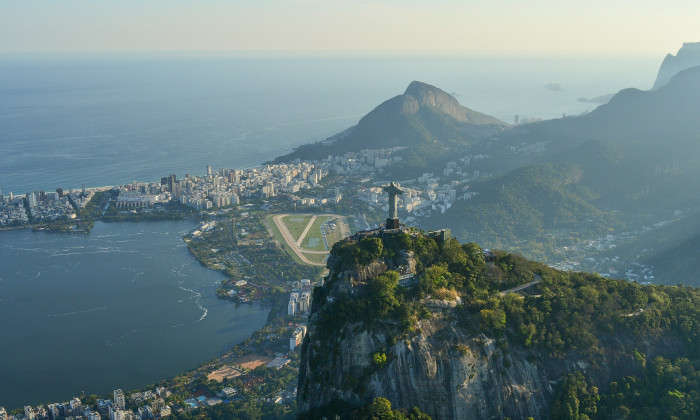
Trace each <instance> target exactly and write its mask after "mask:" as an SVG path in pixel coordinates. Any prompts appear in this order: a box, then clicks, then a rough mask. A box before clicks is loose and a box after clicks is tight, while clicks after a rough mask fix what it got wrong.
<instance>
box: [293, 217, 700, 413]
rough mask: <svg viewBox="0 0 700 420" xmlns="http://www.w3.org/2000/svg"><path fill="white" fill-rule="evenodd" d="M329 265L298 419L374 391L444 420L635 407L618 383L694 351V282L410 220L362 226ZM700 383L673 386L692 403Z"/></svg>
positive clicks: (357, 401) (699, 306)
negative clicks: (564, 257)
mask: <svg viewBox="0 0 700 420" xmlns="http://www.w3.org/2000/svg"><path fill="white" fill-rule="evenodd" d="M328 268H329V269H330V274H329V275H328V277H327V278H326V279H325V281H324V285H323V286H322V287H317V288H316V289H315V290H314V296H313V306H312V315H311V316H310V319H309V324H308V325H309V333H308V335H307V337H306V338H305V340H304V343H303V345H302V353H301V360H300V372H299V382H298V394H297V406H298V412H299V415H300V417H301V418H320V417H322V416H327V417H328V418H332V416H335V415H339V416H340V417H341V418H350V417H351V416H352V413H353V412H356V411H354V410H358V409H361V408H362V407H366V406H367V405H368V404H370V403H371V401H372V400H373V399H375V398H377V397H383V398H386V399H387V400H388V401H390V403H391V406H392V407H397V408H399V409H403V410H411V409H412V408H414V407H417V408H418V409H419V410H420V411H422V412H424V413H427V414H429V415H430V416H432V417H433V418H437V419H462V418H485V419H488V418H494V419H502V418H506V417H510V418H526V417H534V418H550V417H552V418H569V417H561V416H563V415H564V413H569V414H575V415H576V416H579V415H581V414H585V415H586V416H588V418H609V416H611V415H613V413H616V412H617V411H615V410H624V409H627V410H628V411H629V409H628V408H627V407H625V408H624V409H623V408H621V407H620V406H621V405H622V402H621V401H625V402H626V401H627V400H621V399H619V398H618V399H617V400H615V399H614V398H608V393H611V394H610V395H613V394H612V390H613V388H614V389H615V390H616V391H617V388H616V387H618V386H619V385H618V383H617V382H614V381H618V380H622V379H623V378H625V379H626V378H646V376H645V375H651V374H653V372H657V371H658V369H657V368H656V367H655V368H653V369H657V370H653V371H652V370H650V369H647V368H645V365H646V363H647V361H649V362H648V363H649V365H650V366H652V365H653V364H654V363H657V362H658V361H659V360H662V361H663V360H686V361H687V360H688V359H690V360H693V358H697V357H698V356H700V350H699V349H700V346H698V344H700V337H699V336H700V333H699V332H698V328H699V327H700V316H699V314H700V295H699V294H698V291H697V290H695V289H689V288H675V287H666V286H651V285H647V286H640V285H637V284H633V283H629V282H626V281H619V280H609V279H605V278H602V277H600V276H597V275H591V274H583V273H565V272H560V271H557V270H554V269H551V268H549V267H546V266H544V265H541V264H537V263H534V262H531V261H527V260H525V259H524V258H522V257H519V256H517V255H512V254H507V253H503V252H485V251H483V250H481V249H480V248H479V247H478V246H477V245H476V244H464V245H461V244H459V243H458V242H457V241H456V240H454V239H449V238H445V236H438V235H432V234H425V233H424V232H421V231H417V230H412V229H398V230H374V231H367V232H361V233H358V234H356V235H355V236H353V237H351V238H349V239H347V240H345V241H343V242H340V243H338V244H336V245H335V246H334V247H333V252H332V254H331V257H330V258H329V261H328ZM689 302H690V303H689ZM681 318H682V321H680V319H681ZM679 322H680V323H679ZM687 322H689V323H690V324H686V325H684V326H682V327H681V326H680V324H682V323H687ZM679 327H680V328H679ZM679 358H685V359H679ZM678 363H681V362H678ZM682 363H685V362H682ZM691 364H692V363H691ZM654 366H656V365H654ZM691 370H692V369H691ZM698 376H700V375H698ZM695 381H696V382H692V381H690V382H685V383H686V384H688V383H689V384H690V385H688V386H689V388H688V387H686V388H682V387H681V388H678V389H677V391H679V392H681V393H683V392H686V391H687V392H688V394H687V395H688V401H690V400H691V399H692V398H694V397H693V395H695V394H693V391H692V389H693V387H695V386H696V385H697V378H696V379H695ZM641 383H643V381H642V380H641V379H640V380H639V381H637V382H635V384H637V385H638V384H641ZM672 386H673V387H679V386H680V385H678V384H677V383H674V384H673V385H672ZM673 389H676V388H673ZM671 390H672V389H669V392H670V391H671ZM625 392H631V393H633V394H634V393H635V392H637V394H635V395H642V394H640V393H638V390H637V389H634V386H633V387H631V388H629V389H628V391H624V390H622V391H619V393H621V394H620V395H622V394H624V393H625ZM657 392H661V394H664V392H666V391H663V390H658V391H657ZM661 394H660V395H661ZM614 395H617V394H614ZM625 396H626V394H625ZM696 397H697V396H696ZM630 398H634V396H633V395H632V396H630ZM696 399H698V403H699V404H698V405H697V406H694V408H689V406H688V405H687V404H686V405H685V406H684V407H685V408H683V410H686V414H688V415H695V413H696V412H697V410H698V407H700V398H696ZM642 400H643V401H642V402H641V403H640V404H643V403H645V401H644V398H642ZM646 402H647V403H649V404H654V402H653V401H646ZM626 403H627V404H629V402H626ZM688 410H690V411H688ZM693 410H696V411H693ZM348 416H350V417H348ZM606 416H608V417H606ZM571 418H584V417H582V416H581V417H571Z"/></svg>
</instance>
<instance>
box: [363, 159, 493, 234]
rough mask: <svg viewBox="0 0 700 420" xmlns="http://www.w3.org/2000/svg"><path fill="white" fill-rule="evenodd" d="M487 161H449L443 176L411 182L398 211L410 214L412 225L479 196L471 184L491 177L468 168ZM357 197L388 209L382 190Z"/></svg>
mask: <svg viewBox="0 0 700 420" xmlns="http://www.w3.org/2000/svg"><path fill="white" fill-rule="evenodd" d="M488 158H489V156H487V155H473V156H466V157H463V158H460V159H459V160H458V161H455V162H448V163H447V164H446V165H445V168H443V170H442V174H436V173H434V172H429V173H424V174H423V175H421V176H419V177H418V178H417V179H415V180H411V181H410V183H411V186H410V187H407V186H405V185H404V186H402V187H401V189H402V190H403V194H401V196H400V200H399V202H398V203H397V205H398V210H400V211H402V212H405V214H408V215H410V216H409V217H408V218H407V219H406V220H407V221H408V222H411V221H413V220H415V219H416V218H419V217H426V216H428V215H430V214H431V213H432V212H436V211H437V212H440V213H444V212H445V211H446V210H447V209H449V208H450V207H451V206H452V204H454V202H455V201H457V200H469V199H471V198H473V197H474V196H476V195H478V194H479V193H478V192H475V191H472V190H471V187H470V185H469V182H471V181H473V180H475V179H477V178H480V177H486V176H488V174H486V173H484V172H482V171H479V170H469V169H468V167H469V165H470V163H471V162H472V161H474V160H481V159H488ZM441 180H442V182H441ZM357 197H358V199H359V200H360V201H363V202H365V203H367V204H368V205H369V206H371V207H374V208H377V209H381V210H382V211H386V210H388V209H389V202H388V200H389V197H388V196H387V195H386V194H384V191H383V190H382V187H363V188H359V189H357Z"/></svg>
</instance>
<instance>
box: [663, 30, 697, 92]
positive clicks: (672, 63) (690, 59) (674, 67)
mask: <svg viewBox="0 0 700 420" xmlns="http://www.w3.org/2000/svg"><path fill="white" fill-rule="evenodd" d="M696 66H700V42H686V43H684V44H683V46H682V47H681V49H680V50H678V53H676V55H673V54H668V55H666V58H664V61H663V62H662V63H661V67H660V68H659V73H658V74H657V76H656V81H655V82H654V87H652V90H656V89H658V88H660V87H662V86H665V85H666V84H667V83H668V82H669V81H670V80H671V79H672V78H673V76H675V75H676V74H678V73H679V72H681V71H683V70H686V69H689V68H691V67H696Z"/></svg>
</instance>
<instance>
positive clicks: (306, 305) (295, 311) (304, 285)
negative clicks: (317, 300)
mask: <svg viewBox="0 0 700 420" xmlns="http://www.w3.org/2000/svg"><path fill="white" fill-rule="evenodd" d="M310 307H311V280H309V279H301V281H299V282H294V285H293V286H292V293H290V294H289V303H288V304H287V315H289V316H296V315H303V314H306V313H307V312H308V311H309V309H310Z"/></svg>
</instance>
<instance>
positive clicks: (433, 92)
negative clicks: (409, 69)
mask: <svg viewBox="0 0 700 420" xmlns="http://www.w3.org/2000/svg"><path fill="white" fill-rule="evenodd" d="M403 97H404V101H403V109H402V112H403V113H410V114H415V113H416V112H418V110H419V109H420V108H422V107H425V106H430V107H433V108H436V109H438V110H440V111H442V112H444V113H445V114H447V115H449V116H450V117H452V118H454V119H455V120H457V121H459V122H462V123H467V124H496V125H505V123H504V122H503V121H501V120H499V119H497V118H494V117H492V116H490V115H486V114H482V113H480V112H476V111H473V110H471V109H469V108H466V107H464V106H462V105H461V104H460V103H459V101H457V99H455V98H454V97H453V96H452V95H450V94H449V93H447V92H445V91H444V90H442V89H440V88H437V87H435V86H432V85H429V84H427V83H423V82H419V81H417V80H414V81H412V82H411V83H410V84H409V85H408V87H407V88H406V91H405V92H404V94H403ZM414 100H415V101H414Z"/></svg>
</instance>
